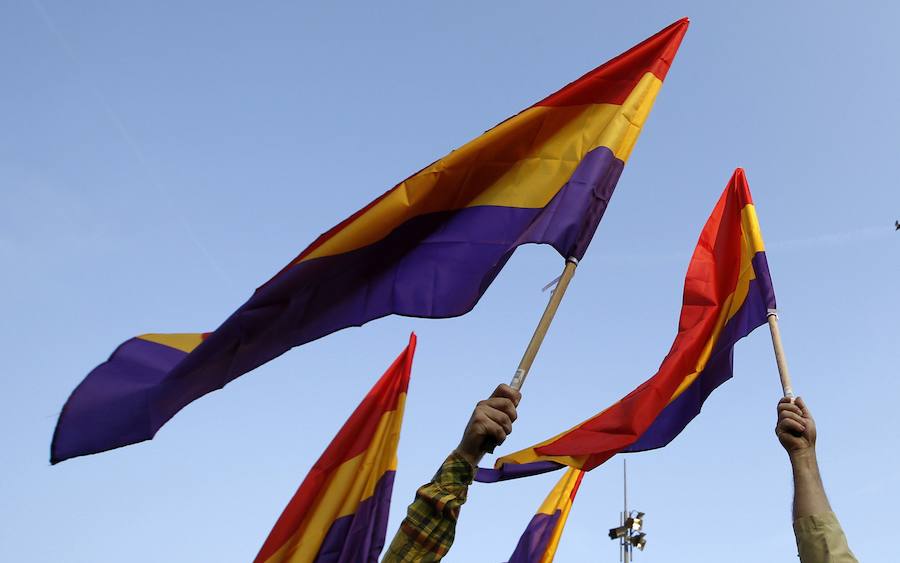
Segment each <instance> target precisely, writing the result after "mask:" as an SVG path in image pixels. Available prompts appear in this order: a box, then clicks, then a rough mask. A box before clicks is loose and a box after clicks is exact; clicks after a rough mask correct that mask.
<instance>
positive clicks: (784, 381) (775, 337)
mask: <svg viewBox="0 0 900 563" xmlns="http://www.w3.org/2000/svg"><path fill="white" fill-rule="evenodd" d="M766 320H768V321H769V332H771V333H772V346H773V347H774V348H775V363H776V364H778V376H779V377H780V378H781V390H782V391H784V396H785V397H787V398H789V399H793V398H794V388H793V385H792V384H791V374H790V372H789V371H788V366H787V359H786V358H785V356H784V347H783V346H782V345H781V331H780V330H779V329H778V311H776V310H775V309H769V310H768V313H767V314H766Z"/></svg>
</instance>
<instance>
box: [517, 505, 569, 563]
mask: <svg viewBox="0 0 900 563" xmlns="http://www.w3.org/2000/svg"><path fill="white" fill-rule="evenodd" d="M561 514H562V511H560V510H556V511H555V512H554V513H553V514H543V513H540V512H539V513H537V514H535V515H534V518H532V519H531V522H529V523H528V527H527V528H525V532H524V533H523V534H522V537H520V538H519V543H518V545H516V550H515V551H513V554H512V556H511V557H510V558H509V561H508V562H507V563H540V561H541V558H542V557H543V556H544V553H545V552H546V551H547V544H549V543H550V538H551V537H553V530H554V529H555V528H556V523H557V522H559V518H560V515H561Z"/></svg>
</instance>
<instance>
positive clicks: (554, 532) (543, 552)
mask: <svg viewBox="0 0 900 563" xmlns="http://www.w3.org/2000/svg"><path fill="white" fill-rule="evenodd" d="M583 477H584V471H581V470H580V469H575V468H572V467H570V468H569V470H568V471H566V472H565V473H564V474H563V476H562V479H560V480H559V482H558V483H556V486H555V487H553V490H552V491H550V494H549V495H547V498H546V499H544V503H543V504H541V507H540V508H539V509H538V511H537V514H535V515H534V518H532V519H531V522H529V523H528V527H527V528H525V533H523V534H522V537H521V538H519V543H518V545H516V550H515V551H513V554H512V557H510V558H509V562H508V563H551V562H552V561H553V557H554V556H555V555H556V548H557V546H559V539H560V538H561V537H562V533H563V528H565V526H566V520H567V519H568V518H569V511H570V510H572V503H573V502H574V501H575V494H576V493H578V487H579V486H581V479H582V478H583Z"/></svg>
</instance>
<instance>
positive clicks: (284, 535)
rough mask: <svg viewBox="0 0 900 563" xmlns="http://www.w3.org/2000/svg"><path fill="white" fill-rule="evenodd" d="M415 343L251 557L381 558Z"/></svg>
mask: <svg viewBox="0 0 900 563" xmlns="http://www.w3.org/2000/svg"><path fill="white" fill-rule="evenodd" d="M415 349H416V336H415V334H413V335H411V336H410V338H409V346H408V347H407V348H406V350H404V351H403V353H401V354H400V356H398V357H397V359H396V360H394V363H393V364H391V367H389V368H388V370H387V371H386V372H385V374H384V375H383V376H381V379H379V380H378V382H377V383H376V384H375V386H374V387H373V388H372V390H371V391H369V394H368V395H366V398H365V399H363V401H362V403H360V405H359V406H358V407H357V408H356V410H355V411H354V412H353V414H352V415H351V416H350V419H349V420H347V422H346V423H345V424H344V426H343V428H341V430H340V432H338V434H337V436H335V438H334V440H332V442H331V444H329V445H328V448H327V449H326V450H325V452H324V453H323V454H322V457H320V458H319V461H317V462H316V463H315V465H313V468H312V469H311V470H310V472H309V474H308V475H307V476H306V479H304V480H303V483H302V484H301V485H300V488H299V489H298V490H297V492H296V493H295V494H294V498H292V499H291V502H289V503H288V505H287V508H285V509H284V512H283V513H282V514H281V517H280V518H278V522H276V523H275V527H274V528H272V531H271V532H270V533H269V537H268V539H266V542H265V544H263V546H262V549H261V550H260V551H259V555H257V556H256V560H255V561H256V563H263V562H266V563H287V562H289V561H290V562H295V563H309V562H312V561H316V562H324V561H329V562H337V561H348V562H349V561H352V562H354V563H356V562H360V563H361V562H365V561H377V560H378V554H379V553H381V549H382V547H384V535H385V530H386V528H387V519H388V510H389V509H390V504H391V490H392V489H393V486H394V472H395V471H396V469H397V442H398V441H399V439H400V425H401V424H402V422H403V407H404V405H405V402H406V389H407V386H408V385H409V373H410V369H411V367H412V360H413V354H414V353H415Z"/></svg>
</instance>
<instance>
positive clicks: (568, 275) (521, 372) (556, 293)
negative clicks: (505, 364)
mask: <svg viewBox="0 0 900 563" xmlns="http://www.w3.org/2000/svg"><path fill="white" fill-rule="evenodd" d="M577 267H578V260H577V259H576V258H567V259H566V267H565V269H563V273H562V275H561V276H560V277H559V282H558V283H557V284H556V289H554V290H553V293H552V294H551V295H550V301H549V302H548V303H547V308H546V309H544V314H543V315H541V320H540V321H539V322H538V325H537V328H535V329H534V334H533V335H532V336H531V341H530V342H528V347H527V348H525V354H523V355H522V360H521V361H520V362H519V367H518V368H517V369H516V373H515V375H513V378H512V381H510V383H509V386H510V387H512V388H513V389H515V390H516V391H520V390H521V389H522V385H524V384H525V378H526V377H528V372H529V371H530V370H531V364H533V363H534V359H535V358H536V357H537V353H538V350H540V349H541V344H542V343H543V342H544V336H546V335H547V330H548V329H549V328H550V323H552V322H553V317H554V316H555V315H556V310H557V309H559V304H560V302H561V301H562V298H563V297H564V296H565V294H566V288H568V287H569V282H570V281H572V276H574V275H575V268H577Z"/></svg>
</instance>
